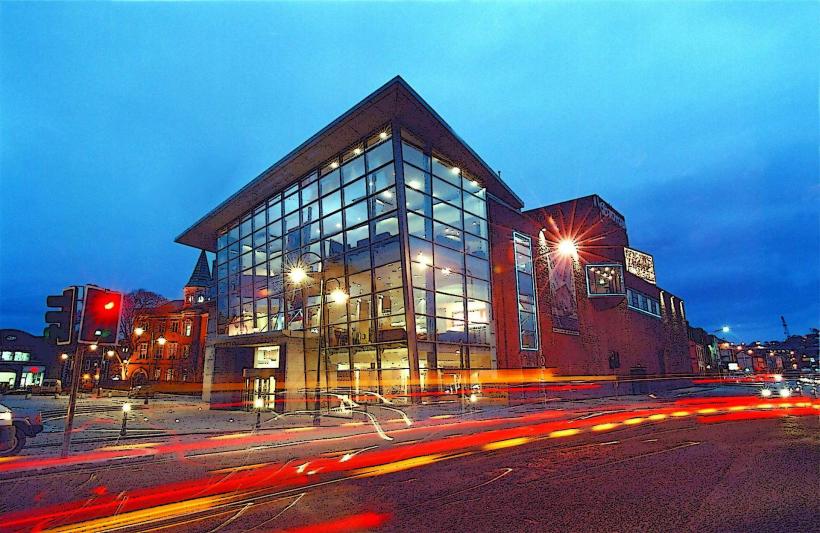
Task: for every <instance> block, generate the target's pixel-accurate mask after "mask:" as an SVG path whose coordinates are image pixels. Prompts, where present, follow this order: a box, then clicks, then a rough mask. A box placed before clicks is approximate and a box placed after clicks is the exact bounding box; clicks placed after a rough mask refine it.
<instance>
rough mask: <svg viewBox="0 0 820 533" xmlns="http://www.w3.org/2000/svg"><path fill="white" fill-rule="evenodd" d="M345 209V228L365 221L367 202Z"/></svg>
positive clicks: (363, 201)
mask: <svg viewBox="0 0 820 533" xmlns="http://www.w3.org/2000/svg"><path fill="white" fill-rule="evenodd" d="M346 205H349V207H347V208H345V227H346V228H350V227H352V226H355V225H357V224H361V223H362V222H365V221H366V220H367V201H365V200H362V201H361V202H358V203H356V204H353V205H350V204H346Z"/></svg>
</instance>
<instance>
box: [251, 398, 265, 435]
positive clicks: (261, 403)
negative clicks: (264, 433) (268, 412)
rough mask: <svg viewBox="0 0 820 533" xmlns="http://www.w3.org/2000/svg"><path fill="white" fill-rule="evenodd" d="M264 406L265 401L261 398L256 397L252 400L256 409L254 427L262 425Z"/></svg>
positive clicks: (257, 427)
mask: <svg viewBox="0 0 820 533" xmlns="http://www.w3.org/2000/svg"><path fill="white" fill-rule="evenodd" d="M264 406H265V401H264V400H263V399H262V398H256V399H255V400H254V401H253V408H254V409H256V426H255V427H256V429H259V428H261V427H262V408H263V407H264Z"/></svg>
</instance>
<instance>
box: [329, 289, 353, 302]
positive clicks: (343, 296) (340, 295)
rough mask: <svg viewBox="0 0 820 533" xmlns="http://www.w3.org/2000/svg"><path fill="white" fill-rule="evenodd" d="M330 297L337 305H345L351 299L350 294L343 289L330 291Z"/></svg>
mask: <svg viewBox="0 0 820 533" xmlns="http://www.w3.org/2000/svg"><path fill="white" fill-rule="evenodd" d="M330 297H331V298H332V299H333V301H334V302H335V303H337V304H343V303H345V302H346V301H347V299H348V298H349V296H348V294H347V293H346V292H345V291H343V290H342V289H333V290H332V291H330Z"/></svg>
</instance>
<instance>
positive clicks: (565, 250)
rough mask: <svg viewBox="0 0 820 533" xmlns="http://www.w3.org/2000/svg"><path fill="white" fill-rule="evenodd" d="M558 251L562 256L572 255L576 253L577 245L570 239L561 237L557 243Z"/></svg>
mask: <svg viewBox="0 0 820 533" xmlns="http://www.w3.org/2000/svg"><path fill="white" fill-rule="evenodd" d="M558 253H559V254H561V255H563V256H574V255H575V254H577V253H578V247H577V246H576V245H575V242H574V241H573V240H572V239H563V240H561V242H559V243H558Z"/></svg>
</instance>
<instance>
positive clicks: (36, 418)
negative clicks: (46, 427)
mask: <svg viewBox="0 0 820 533" xmlns="http://www.w3.org/2000/svg"><path fill="white" fill-rule="evenodd" d="M9 423H10V424H9ZM41 431H43V421H42V417H41V416H40V413H39V412H37V413H26V412H22V411H17V412H12V411H11V409H9V408H8V407H6V406H4V405H2V404H0V455H15V454H17V453H18V452H19V451H20V450H21V449H22V448H23V446H25V445H26V439H28V438H31V437H35V436H36V435H37V434H38V433H40V432H41Z"/></svg>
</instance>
